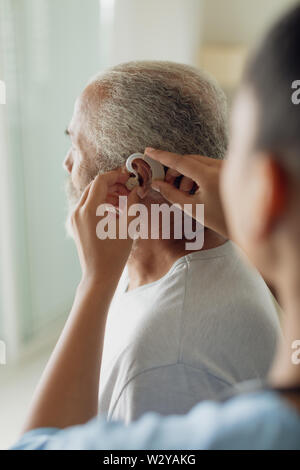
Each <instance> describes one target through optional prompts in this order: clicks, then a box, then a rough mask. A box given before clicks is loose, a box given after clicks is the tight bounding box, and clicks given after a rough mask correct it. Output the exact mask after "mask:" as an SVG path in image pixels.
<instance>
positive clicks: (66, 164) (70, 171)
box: [63, 151, 73, 173]
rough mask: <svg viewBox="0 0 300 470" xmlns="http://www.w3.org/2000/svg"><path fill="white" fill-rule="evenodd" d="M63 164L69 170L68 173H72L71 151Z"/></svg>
mask: <svg viewBox="0 0 300 470" xmlns="http://www.w3.org/2000/svg"><path fill="white" fill-rule="evenodd" d="M63 166H64V168H65V169H66V170H67V172H68V173H72V168H73V159H72V155H71V151H69V152H68V154H67V156H66V158H65V160H64V164H63Z"/></svg>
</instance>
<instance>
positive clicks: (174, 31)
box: [100, 0, 203, 66]
mask: <svg viewBox="0 0 300 470" xmlns="http://www.w3.org/2000/svg"><path fill="white" fill-rule="evenodd" d="M202 3H203V2H202V0H151V1H149V0H100V5H101V7H102V9H104V10H105V11H106V12H107V15H106V16H104V20H105V21H108V22H109V21H110V22H111V26H112V31H111V37H110V44H109V45H107V43H106V44H103V42H102V43H101V47H102V49H103V48H106V52H107V58H106V65H108V66H111V65H114V64H117V63H120V62H126V61H129V60H143V59H148V60H172V61H177V62H185V63H190V64H193V63H194V62H195V56H196V53H197V50H198V45H199V40H200V39H199V38H200V34H201V19H202ZM106 26H107V25H106ZM103 31H105V28H103ZM102 41H105V39H104V38H103V39H102Z"/></svg>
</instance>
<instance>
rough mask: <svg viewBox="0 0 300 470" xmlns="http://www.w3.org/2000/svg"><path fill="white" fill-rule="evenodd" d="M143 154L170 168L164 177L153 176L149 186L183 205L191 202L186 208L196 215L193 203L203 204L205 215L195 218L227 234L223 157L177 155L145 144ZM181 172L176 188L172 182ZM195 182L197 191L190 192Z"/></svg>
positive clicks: (189, 212)
mask: <svg viewBox="0 0 300 470" xmlns="http://www.w3.org/2000/svg"><path fill="white" fill-rule="evenodd" d="M145 154H146V155H149V157H151V158H153V160H157V161H159V162H160V163H162V164H163V165H165V166H167V167H168V168H169V169H168V171H167V174H166V177H165V181H159V180H153V181H152V184H151V186H152V188H153V189H155V190H156V191H159V192H160V193H161V194H162V196H163V197H164V198H165V199H167V200H168V201H169V202H171V203H173V204H179V205H180V206H181V207H182V209H184V204H189V205H192V206H191V207H192V209H191V210H190V208H186V210H185V211H186V213H187V214H188V215H190V216H192V217H193V218H196V219H197V213H196V205H197V204H204V206H205V209H204V210H205V219H204V221H203V220H198V222H200V223H201V224H203V225H205V226H206V227H208V228H210V229H212V230H214V231H215V232H218V233H219V234H221V235H222V236H224V237H226V238H227V237H228V231H227V226H226V221H225V218H224V211H223V207H222V203H221V198H220V188H219V185H220V174H221V169H222V166H223V163H224V162H223V160H217V159H214V158H209V157H204V156H202V155H178V154H174V153H170V152H164V151H161V150H155V149H151V148H146V149H145ZM182 175H183V177H182V178H181V181H180V186H179V189H177V188H176V187H175V186H174V182H175V180H176V179H178V177H180V176H182ZM195 185H196V191H195V192H194V194H190V191H191V190H192V189H193V187H195Z"/></svg>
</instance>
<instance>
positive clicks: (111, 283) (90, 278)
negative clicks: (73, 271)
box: [77, 273, 120, 297]
mask: <svg viewBox="0 0 300 470" xmlns="http://www.w3.org/2000/svg"><path fill="white" fill-rule="evenodd" d="M119 278H120V276H118V277H115V276H113V277H111V276H106V277H104V276H99V275H98V274H91V273H84V274H83V275H82V277H81V280H80V282H79V284H78V287H77V291H78V292H79V293H80V294H81V295H83V294H89V295H93V296H96V297H103V296H106V295H108V296H109V295H113V293H114V291H115V289H116V287H117V284H118V282H119Z"/></svg>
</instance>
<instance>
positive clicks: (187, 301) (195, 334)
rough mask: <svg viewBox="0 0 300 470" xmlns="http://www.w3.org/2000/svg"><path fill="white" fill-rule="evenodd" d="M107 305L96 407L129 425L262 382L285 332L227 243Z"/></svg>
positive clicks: (258, 283) (252, 274) (260, 284)
mask: <svg viewBox="0 0 300 470" xmlns="http://www.w3.org/2000/svg"><path fill="white" fill-rule="evenodd" d="M127 286H128V274H127V269H125V270H124V272H123V274H122V277H121V279H120V282H119V285H118V288H117V290H116V293H115V296H114V298H113V301H112V304H111V306H110V310H109V315H108V320H107V325H106V333H105V342H104V351H103V359H102V366H101V374H100V393H99V408H100V413H104V414H105V415H106V417H107V419H109V420H111V419H113V420H115V419H118V420H123V421H125V422H126V423H128V422H130V421H133V420H135V419H137V418H138V417H139V416H141V415H142V414H143V413H145V412H147V411H156V412H158V413H160V414H163V415H167V414H183V413H186V412H187V411H189V410H190V409H191V408H192V407H193V406H194V405H195V404H196V403H198V402H199V401H201V400H204V399H214V398H217V397H218V395H219V394H220V393H221V394H222V393H223V392H225V393H226V391H227V390H228V388H229V387H231V386H232V385H234V384H236V383H238V382H241V381H244V380H249V379H255V378H264V377H265V376H266V374H267V371H268V369H269V367H270V364H271V362H272V359H273V356H274V353H275V349H276V343H277V339H278V337H279V335H280V327H279V321H278V317H277V312H276V308H275V306H274V303H273V300H272V298H271V295H270V293H269V290H268V288H267V286H266V284H265V282H264V281H263V279H262V278H261V276H260V275H259V274H258V273H257V272H256V271H255V270H254V269H252V268H251V267H249V266H248V265H246V264H245V263H244V262H243V261H242V260H241V258H240V255H239V253H238V250H237V249H236V247H235V246H234V245H233V244H232V243H231V242H226V243H225V244H224V245H222V246H219V247H217V248H213V249H210V250H204V251H197V252H194V253H191V254H188V255H186V256H183V257H182V258H180V259H178V260H177V261H176V262H175V263H174V264H173V266H172V268H171V269H170V271H169V272H168V273H167V274H166V275H165V276H163V277H162V278H161V279H159V280H157V281H155V282H152V283H149V284H146V285H143V286H140V287H138V288H136V289H133V290H130V291H127V292H126V290H127Z"/></svg>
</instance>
